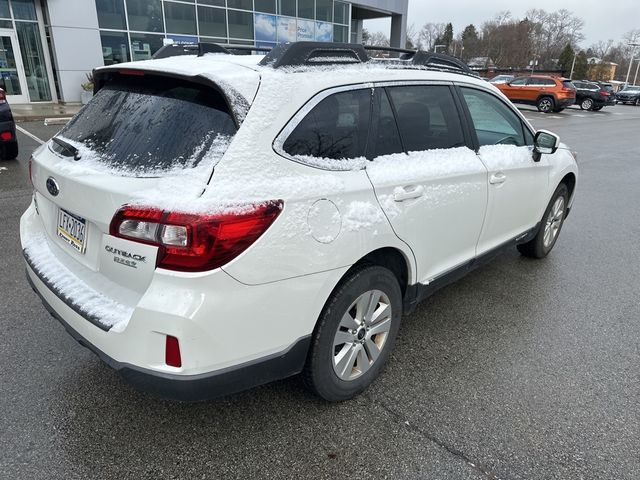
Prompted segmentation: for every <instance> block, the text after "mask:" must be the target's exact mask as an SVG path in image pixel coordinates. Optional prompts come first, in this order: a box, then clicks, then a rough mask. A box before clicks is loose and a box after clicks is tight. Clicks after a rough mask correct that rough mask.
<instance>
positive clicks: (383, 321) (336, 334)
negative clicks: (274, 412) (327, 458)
mask: <svg viewBox="0 0 640 480" xmlns="http://www.w3.org/2000/svg"><path fill="white" fill-rule="evenodd" d="M373 302H375V303H376V307H374V311H373V312H371V313H370V314H369V313H368V312H370V311H371V308H372V306H373ZM385 306H386V307H385ZM376 313H377V315H375V316H374V314H376ZM401 315H402V292H401V290H400V285H399V284H398V280H397V279H396V277H395V275H394V274H393V273H392V272H391V271H390V270H388V269H386V268H383V267H378V266H372V265H365V266H363V267H361V268H359V269H357V270H355V271H354V272H353V273H351V274H350V275H349V276H348V277H347V278H345V279H344V280H343V281H342V282H341V283H340V284H339V285H338V286H337V287H336V289H335V290H334V291H333V293H332V294H331V296H330V297H329V299H328V300H327V303H326V305H325V307H324V309H323V311H322V313H321V314H320V318H319V319H318V324H317V325H316V328H315V331H314V334H313V340H312V342H311V347H310V349H309V354H308V356H307V362H306V365H305V368H304V371H303V378H304V382H305V384H306V385H307V387H308V388H309V389H310V390H311V391H313V392H314V393H316V394H317V395H319V396H320V397H322V398H324V399H325V400H328V401H331V402H338V401H343V400H348V399H350V398H353V397H355V396H356V395H358V394H359V393H361V392H362V391H364V390H365V389H366V388H367V387H368V386H369V385H370V384H371V383H372V382H373V381H374V380H375V379H376V377H377V376H378V374H379V373H380V371H381V370H382V368H383V367H384V364H385V363H386V361H387V359H388V358H389V353H390V352H391V350H392V349H393V345H394V343H395V338H396V334H397V333H398V329H399V327H400V317H401ZM367 317H369V320H366V319H367ZM357 319H364V320H365V321H364V323H361V322H359V321H358V320H357ZM374 331H376V332H378V333H372V332H374ZM353 332H356V333H355V334H354V333H353ZM350 360H351V361H350Z"/></svg>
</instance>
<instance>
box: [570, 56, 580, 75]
mask: <svg viewBox="0 0 640 480" xmlns="http://www.w3.org/2000/svg"><path fill="white" fill-rule="evenodd" d="M577 56H578V52H575V53H574V54H573V62H572V63H571V73H570V74H569V80H573V69H574V68H575V66H576V57H577Z"/></svg>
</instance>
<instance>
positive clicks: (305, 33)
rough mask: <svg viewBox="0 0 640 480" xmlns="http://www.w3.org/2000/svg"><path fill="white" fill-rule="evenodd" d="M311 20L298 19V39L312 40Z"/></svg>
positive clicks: (313, 36) (312, 27)
mask: <svg viewBox="0 0 640 480" xmlns="http://www.w3.org/2000/svg"><path fill="white" fill-rule="evenodd" d="M314 23H315V22H314V21H313V20H298V41H299V42H300V41H305V40H314V39H315V35H314V30H315V28H314V27H315V25H314Z"/></svg>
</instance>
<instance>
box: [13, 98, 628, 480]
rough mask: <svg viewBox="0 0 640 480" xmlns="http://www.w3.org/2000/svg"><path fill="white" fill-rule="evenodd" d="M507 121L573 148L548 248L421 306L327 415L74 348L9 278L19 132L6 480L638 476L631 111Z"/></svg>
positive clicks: (508, 260) (40, 131)
mask: <svg viewBox="0 0 640 480" xmlns="http://www.w3.org/2000/svg"><path fill="white" fill-rule="evenodd" d="M522 110H523V112H524V114H525V116H527V117H528V118H530V119H531V121H532V123H533V125H534V126H535V127H536V128H547V129H550V130H552V131H555V132H557V133H558V134H560V136H561V138H562V140H563V141H565V142H567V143H568V144H569V145H570V146H571V147H572V148H573V149H575V150H577V151H578V162H579V165H580V173H581V176H580V179H579V185H578V194H577V198H576V202H575V206H574V208H573V210H572V211H571V215H570V216H569V218H568V219H567V223H566V224H565V226H564V228H563V231H562V234H561V236H560V239H559V241H558V244H557V245H556V248H555V249H554V251H553V253H552V254H551V255H550V256H549V257H548V258H547V259H545V260H543V261H531V260H527V259H524V258H522V257H520V256H519V255H518V254H517V253H516V252H515V251H513V252H510V253H508V254H505V255H504V256H502V257H500V258H498V259H497V260H495V261H494V262H493V263H492V264H490V265H488V266H487V267H484V268H482V269H479V270H477V271H475V272H473V273H472V274H470V275H468V276H467V277H466V278H464V279H463V280H461V281H459V282H458V283H456V284H454V285H451V286H449V287H447V288H446V289H444V290H442V291H440V292H439V293H437V294H436V295H435V296H433V297H432V298H430V299H429V300H427V301H426V302H425V303H424V304H422V305H421V306H420V307H419V308H418V310H417V311H416V312H415V313H413V314H412V315H410V316H408V317H405V319H404V320H403V325H402V327H401V330H400V335H399V338H398V342H397V345H396V348H395V351H394V353H393V354H392V358H391V360H390V363H389V365H388V368H387V369H386V371H385V372H384V373H383V374H382V376H381V377H380V379H379V380H378V381H377V382H376V383H375V384H374V385H373V386H372V388H371V389H369V390H368V391H367V392H366V393H365V394H363V395H362V396H360V397H358V398H357V399H355V400H353V401H350V402H345V403H341V404H326V403H323V402H322V401H319V400H317V399H315V398H314V397H312V396H310V395H309V394H307V393H306V392H305V390H304V389H303V388H302V386H301V384H300V380H299V379H297V378H293V379H289V380H285V381H281V382H276V383H274V384H272V385H266V386H263V387H260V388H256V389H254V390H251V391H248V392H244V393H241V394H238V395H234V396H230V397H227V398H224V399H221V400H218V401H213V402H208V403H200V404H179V403H173V402H169V401H164V400H159V399H156V398H154V397H151V396H148V395H143V394H139V393H136V392H135V391H133V390H131V389H130V388H129V387H128V386H127V385H126V384H124V383H123V382H122V381H121V380H120V378H119V377H118V375H117V374H115V373H114V372H113V371H111V370H110V369H109V368H107V367H105V366H104V365H103V364H102V363H101V362H100V361H99V360H98V359H97V358H96V357H95V356H93V355H92V354H91V353H89V352H88V351H87V350H85V349H83V348H82V347H80V346H79V345H78V344H76V343H75V342H74V341H73V340H72V339H71V337H70V336H69V335H67V334H66V333H65V332H64V330H63V328H62V327H61V326H60V325H59V324H58V323H57V322H56V321H55V320H53V319H52V318H50V317H49V315H48V314H47V313H46V312H45V310H44V308H43V307H42V306H41V305H40V302H39V300H38V299H37V297H36V296H35V294H33V293H32V292H31V290H30V288H29V287H28V285H27V283H26V281H25V279H24V268H23V264H22V260H21V256H20V247H19V241H18V219H19V216H20V214H21V212H22V211H23V210H24V208H25V207H26V205H27V204H28V202H29V198H30V188H29V186H28V180H27V178H26V168H25V167H24V165H25V164H26V161H27V159H28V155H29V152H30V150H31V149H33V148H35V147H36V146H37V142H36V141H34V140H33V139H31V138H28V137H26V136H24V135H23V134H22V133H19V134H18V135H19V140H20V148H21V153H20V159H19V161H14V162H5V163H3V164H0V166H2V167H5V168H6V170H0V203H1V206H2V208H1V209H0V222H1V224H2V229H1V230H0V248H1V249H2V252H3V254H2V255H1V256H0V292H2V293H1V295H0V307H1V310H0V328H1V329H2V331H3V332H4V335H3V336H2V340H1V341H0V358H1V359H2V368H1V369H0V410H1V411H2V422H1V425H0V427H1V428H0V441H1V448H0V472H2V477H3V478H8V479H14V478H15V479H17V478H29V479H39V478H42V479H45V478H46V479H52V478H65V479H72V478H101V479H110V478H136V479H137V478H242V479H247V478H314V479H315V478H334V477H341V478H344V477H351V476H353V477H354V478H428V479H498V478H499V479H604V478H616V479H637V478H638V477H639V474H640V454H639V447H638V445H640V417H639V416H638V404H639V403H640V381H639V380H640V374H639V372H640V369H639V365H640V352H639V349H638V345H639V344H640V304H639V301H638V279H639V278H640V262H638V255H639V254H640V247H639V244H638V237H639V236H640V227H639V226H640V209H638V205H639V204H640V188H638V185H640V142H638V132H640V108H637V107H631V106H615V107H608V108H605V109H604V110H603V111H602V112H581V111H580V110H576V109H573V108H571V109H567V110H565V111H564V112H561V113H559V114H554V115H542V114H538V113H537V112H535V111H532V110H530V109H528V108H526V107H525V108H523V109H522ZM22 127H23V128H25V129H27V130H28V131H30V132H31V133H33V134H35V135H36V136H38V137H39V138H41V139H46V138H48V137H49V136H50V135H51V134H53V133H55V131H56V130H57V127H46V128H45V127H42V125H41V124H40V125H35V124H34V125H30V124H23V125H22Z"/></svg>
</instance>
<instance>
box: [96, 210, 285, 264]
mask: <svg viewBox="0 0 640 480" xmlns="http://www.w3.org/2000/svg"><path fill="white" fill-rule="evenodd" d="M282 206H283V202H282V200H273V201H269V202H265V203H262V204H259V205H251V206H249V207H245V208H242V209H240V210H238V211H237V212H231V213H221V214H193V213H179V212H168V211H166V210H159V209H154V208H144V207H137V206H133V205H125V206H124V207H122V208H121V209H120V210H118V211H117V212H116V214H115V215H114V217H113V220H111V225H110V226H109V233H110V234H111V235H113V236H115V237H120V238H126V239H128V240H133V241H136V242H141V243H146V244H149V245H155V246H157V247H158V257H157V262H156V265H157V266H158V267H160V268H166V269H168V270H177V271H181V272H202V271H206V270H212V269H214V268H218V267H221V266H222V265H225V264H226V263H229V262H230V261H231V260H233V259H234V258H236V257H237V256H238V255H240V254H241V253H242V252H244V251H245V250H246V249H247V248H249V246H250V245H251V244H253V243H254V242H255V241H256V240H257V239H258V238H259V237H260V236H261V235H262V234H263V233H264V232H265V231H266V230H267V229H268V228H269V227H270V226H271V224H272V223H273V222H274V221H275V219H276V218H277V217H278V215H279V214H280V212H281V211H282Z"/></svg>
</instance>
